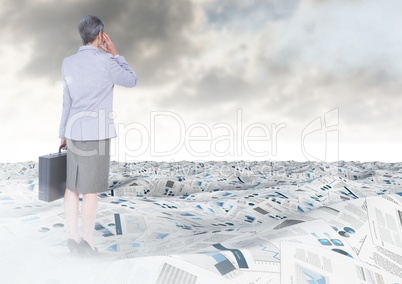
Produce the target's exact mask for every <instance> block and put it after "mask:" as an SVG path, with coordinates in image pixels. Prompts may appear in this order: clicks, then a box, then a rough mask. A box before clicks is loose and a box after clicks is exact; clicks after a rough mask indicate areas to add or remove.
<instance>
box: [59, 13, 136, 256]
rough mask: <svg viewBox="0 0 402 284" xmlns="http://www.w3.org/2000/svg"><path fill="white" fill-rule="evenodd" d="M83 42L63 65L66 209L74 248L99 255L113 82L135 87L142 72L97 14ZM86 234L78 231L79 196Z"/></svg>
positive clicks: (83, 31) (83, 24) (84, 27)
mask: <svg viewBox="0 0 402 284" xmlns="http://www.w3.org/2000/svg"><path fill="white" fill-rule="evenodd" d="M78 30H79V33H80V35H81V39H82V42H83V46H81V47H80V48H79V50H78V52H77V53H76V54H74V55H72V56H69V57H67V58H65V59H64V61H63V64H62V68H61V69H62V78H63V85H64V90H63V110H62V116H61V123H60V131H59V138H61V144H66V145H67V146H66V148H67V182H66V187H67V188H66V192H65V195H64V209H65V215H66V219H67V223H68V226H69V229H70V239H69V240H68V241H67V246H68V248H69V249H70V251H71V253H74V254H76V253H80V254H84V255H95V254H96V253H97V249H96V248H95V247H94V244H93V234H94V230H95V219H96V211H97V201H98V193H99V192H103V191H106V190H107V189H108V176H109V163H110V139H111V138H114V137H116V130H115V127H114V121H113V118H114V115H113V86H114V85H115V84H116V85H121V86H124V87H134V86H135V85H136V83H137V76H136V74H135V73H134V71H133V69H132V68H131V67H130V66H129V65H128V63H127V62H126V60H125V59H124V57H123V56H120V55H119V54H118V53H117V51H116V48H115V46H114V44H113V42H112V40H111V39H110V37H109V36H108V35H107V34H106V33H104V23H103V22H102V21H101V20H100V19H99V18H98V17H96V16H86V17H84V18H83V19H82V20H81V21H80V23H79V26H78ZM80 194H82V206H81V217H82V223H83V226H84V233H83V237H82V239H81V236H80V234H79V232H78V216H79V195H80Z"/></svg>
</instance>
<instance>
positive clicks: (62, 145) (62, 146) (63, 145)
mask: <svg viewBox="0 0 402 284" xmlns="http://www.w3.org/2000/svg"><path fill="white" fill-rule="evenodd" d="M66 146H67V145H66V144H61V145H60V147H59V154H60V153H61V149H63V148H64V147H66Z"/></svg>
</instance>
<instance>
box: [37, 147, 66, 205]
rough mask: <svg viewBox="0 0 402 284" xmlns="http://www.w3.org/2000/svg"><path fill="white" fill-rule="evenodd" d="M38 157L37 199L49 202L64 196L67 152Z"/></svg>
mask: <svg viewBox="0 0 402 284" xmlns="http://www.w3.org/2000/svg"><path fill="white" fill-rule="evenodd" d="M63 147H65V145H61V146H60V148H59V152H58V153H55V154H49V155H45V156H40V157H39V200H42V201H47V202H51V201H54V200H57V199H60V198H62V197H64V192H65V190H66V177H67V152H66V151H63V152H62V151H61V149H62V148H63Z"/></svg>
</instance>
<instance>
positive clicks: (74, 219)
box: [64, 188, 80, 242]
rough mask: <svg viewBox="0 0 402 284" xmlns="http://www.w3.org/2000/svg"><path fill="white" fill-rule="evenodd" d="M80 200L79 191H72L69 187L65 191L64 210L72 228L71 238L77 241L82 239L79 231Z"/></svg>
mask: <svg viewBox="0 0 402 284" xmlns="http://www.w3.org/2000/svg"><path fill="white" fill-rule="evenodd" d="M78 201H79V194H78V192H74V191H71V190H70V189H68V188H67V189H66V192H65V193H64V212H65V215H66V219H67V224H68V227H69V229H70V238H71V239H73V240H75V241H76V242H79V241H80V235H79V233H78V214H79V213H78Z"/></svg>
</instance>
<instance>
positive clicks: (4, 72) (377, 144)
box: [0, 0, 402, 162]
mask: <svg viewBox="0 0 402 284" xmlns="http://www.w3.org/2000/svg"><path fill="white" fill-rule="evenodd" d="M0 5H1V7H2V8H1V10H0V26H1V29H0V36H1V39H2V44H1V45H0V70H1V71H0V72H1V76H0V90H1V95H0V130H1V131H0V133H1V134H0V135H1V136H0V139H1V142H0V143H1V144H0V145H1V147H0V162H20V161H28V160H33V161H36V160H37V159H38V156H41V155H45V154H48V153H53V152H56V151H57V149H58V146H59V143H60V141H59V139H58V128H59V122H60V116H61V104H62V89H61V74H60V68H61V63H62V60H63V58H64V57H67V56H69V55H72V54H74V53H75V52H77V50H78V48H79V46H80V45H81V40H80V37H79V34H78V31H77V26H78V23H79V21H80V19H81V18H82V17H83V16H85V15H88V14H91V15H97V16H99V17H100V18H101V19H102V20H103V21H104V23H105V31H106V33H108V34H109V36H110V37H111V39H112V41H113V42H114V44H115V46H116V48H117V51H118V53H119V54H120V55H122V56H124V57H125V58H126V60H127V62H128V63H129V64H130V65H131V66H132V67H133V69H134V70H135V72H136V73H137V75H138V78H139V80H138V85H137V86H136V87H135V88H133V89H126V88H123V87H119V86H115V92H114V111H115V113H114V115H115V122H116V128H117V130H118V138H116V139H114V140H113V144H112V159H114V160H119V161H122V162H123V161H125V162H130V161H131V162H132V161H143V160H155V161H156V160H157V161H178V160H184V159H185V160H196V161H206V160H295V161H307V160H318V161H326V162H331V161H337V160H345V161H362V162H364V161H382V162H401V161H402V156H401V155H402V154H401V153H402V152H401V151H399V146H400V145H401V142H402V132H401V131H400V122H401V118H402V100H401V99H399V96H400V93H401V91H402V64H401V63H402V62H401V61H402V56H400V53H401V52H400V50H401V47H402V31H401V29H400V27H401V25H402V18H401V17H400V13H399V12H398V11H401V10H402V2H401V1H398V0H386V1H378V0H364V1H363V0H352V1H351V0H348V1H346V0H337V1H335V0H245V1H244V0H169V1H165V0H146V1H145V0H144V1H140V0H115V1H107V0H97V1H95V0H80V1H78V0H58V1H55V0H29V1H28V0H0Z"/></svg>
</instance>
